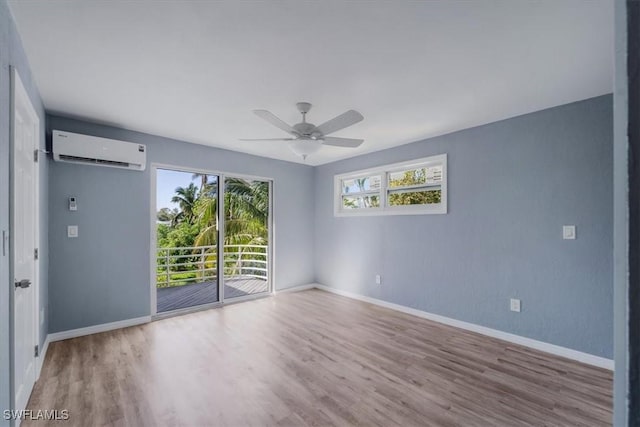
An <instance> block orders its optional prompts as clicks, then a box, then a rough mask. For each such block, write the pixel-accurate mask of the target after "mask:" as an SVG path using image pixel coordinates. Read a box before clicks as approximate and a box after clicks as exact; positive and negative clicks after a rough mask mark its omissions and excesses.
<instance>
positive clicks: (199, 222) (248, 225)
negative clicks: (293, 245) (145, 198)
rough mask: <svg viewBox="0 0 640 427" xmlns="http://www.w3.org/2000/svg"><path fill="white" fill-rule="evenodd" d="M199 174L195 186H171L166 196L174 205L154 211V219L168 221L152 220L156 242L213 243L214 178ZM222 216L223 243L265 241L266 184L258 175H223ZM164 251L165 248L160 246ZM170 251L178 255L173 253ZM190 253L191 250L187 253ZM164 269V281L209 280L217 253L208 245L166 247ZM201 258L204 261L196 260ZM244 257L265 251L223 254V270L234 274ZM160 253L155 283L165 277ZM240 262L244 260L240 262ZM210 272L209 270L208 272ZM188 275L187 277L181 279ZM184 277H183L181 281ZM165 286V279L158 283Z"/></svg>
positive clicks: (215, 214) (215, 230)
mask: <svg viewBox="0 0 640 427" xmlns="http://www.w3.org/2000/svg"><path fill="white" fill-rule="evenodd" d="M194 177H201V178H202V180H201V183H200V187H199V188H198V187H197V186H196V185H195V184H193V183H191V184H190V185H189V186H188V187H186V188H184V187H178V188H176V190H175V191H176V194H175V196H174V197H173V198H172V202H174V203H177V204H178V205H179V206H180V209H179V211H177V212H175V211H171V210H169V209H168V208H163V209H161V210H160V211H159V212H158V219H159V220H160V221H165V222H168V221H170V225H168V224H158V225H157V242H158V248H159V249H161V248H181V247H206V246H215V245H216V244H217V238H218V224H217V221H218V200H217V199H218V198H217V189H218V186H217V183H210V182H208V177H207V176H206V175H199V174H195V175H194ZM225 188H226V191H225V194H224V205H225V212H224V219H225V233H224V239H225V240H224V243H225V245H248V244H251V245H266V244H267V240H268V218H269V184H268V183H267V182H260V181H245V180H243V179H237V178H228V179H227V180H226V181H225ZM162 253H165V252H162ZM176 255H178V256H180V257H179V258H178V257H176ZM188 255H191V256H188ZM171 256H172V258H170V261H169V262H170V263H171V264H180V265H177V266H172V267H170V269H169V272H168V275H169V279H170V280H171V281H177V282H174V283H171V285H170V286H181V285H184V284H187V283H195V282H197V281H203V280H210V279H211V278H212V277H215V272H214V271H201V270H199V269H198V266H200V267H201V268H204V269H214V268H215V266H216V265H217V259H216V258H217V253H216V251H215V248H214V249H206V250H205V252H204V253H203V252H202V251H201V250H199V249H194V250H193V252H190V251H189V250H172V251H171ZM203 258H204V260H205V263H204V265H203V264H201V263H199V262H200V261H201V260H202V259H203ZM246 259H256V260H263V261H264V260H266V252H265V255H254V254H250V255H249V254H247V255H245V254H243V253H242V251H241V250H238V251H237V252H233V253H228V254H227V255H226V256H225V260H224V264H225V265H224V268H225V272H226V274H240V272H241V271H240V270H239V268H238V266H239V265H240V263H241V260H242V262H244V260H246ZM165 265H166V259H165V258H164V255H163V256H161V257H160V258H159V259H158V277H157V281H158V283H162V282H166V281H167V269H166V267H165ZM243 265H246V264H243ZM212 274H213V276H212ZM187 279H193V280H187ZM182 280H184V281H182ZM161 286H166V285H161Z"/></svg>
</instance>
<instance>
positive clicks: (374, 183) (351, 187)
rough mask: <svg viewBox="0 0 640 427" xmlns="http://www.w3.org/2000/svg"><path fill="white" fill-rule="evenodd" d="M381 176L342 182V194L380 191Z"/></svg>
mask: <svg viewBox="0 0 640 427" xmlns="http://www.w3.org/2000/svg"><path fill="white" fill-rule="evenodd" d="M380 181H381V178H380V175H374V176H366V177H362V178H354V179H344V180H342V194H349V193H362V192H364V191H377V190H380Z"/></svg>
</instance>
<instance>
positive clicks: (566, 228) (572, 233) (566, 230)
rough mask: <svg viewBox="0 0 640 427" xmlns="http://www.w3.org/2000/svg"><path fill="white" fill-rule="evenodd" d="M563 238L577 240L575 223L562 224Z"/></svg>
mask: <svg viewBox="0 0 640 427" xmlns="http://www.w3.org/2000/svg"><path fill="white" fill-rule="evenodd" d="M562 238H563V239H564V240H575V238H576V226H575V225H563V226H562Z"/></svg>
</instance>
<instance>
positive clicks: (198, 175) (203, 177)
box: [191, 173, 209, 193]
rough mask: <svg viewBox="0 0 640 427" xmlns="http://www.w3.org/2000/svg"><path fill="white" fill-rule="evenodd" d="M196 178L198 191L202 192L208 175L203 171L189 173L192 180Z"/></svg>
mask: <svg viewBox="0 0 640 427" xmlns="http://www.w3.org/2000/svg"><path fill="white" fill-rule="evenodd" d="M198 178H200V193H202V192H203V190H204V188H205V187H206V186H207V184H208V183H209V175H207V174H204V173H194V174H193V175H191V179H192V180H193V179H198Z"/></svg>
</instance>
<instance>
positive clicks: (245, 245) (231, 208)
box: [222, 177, 271, 300]
mask: <svg viewBox="0 0 640 427" xmlns="http://www.w3.org/2000/svg"><path fill="white" fill-rule="evenodd" d="M270 187H271V186H270V183H269V182H268V181H261V180H255V179H244V178H236V177H225V178H224V204H225V219H224V248H223V254H224V255H223V259H224V263H223V273H222V274H223V277H224V298H225V300H228V299H234V298H240V297H246V296H249V295H255V294H261V293H266V292H269V290H270V283H269V243H270V242H269V235H270V233H269V224H270V218H269V215H270V210H271V209H270V191H271V188H270Z"/></svg>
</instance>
